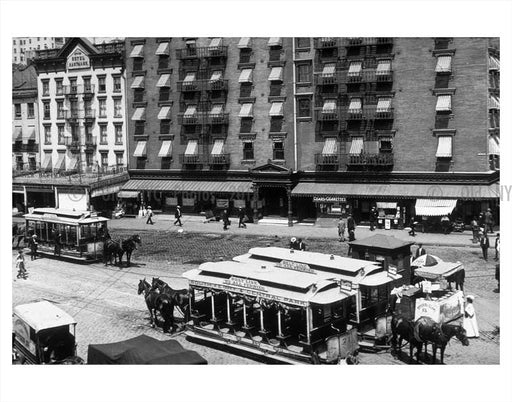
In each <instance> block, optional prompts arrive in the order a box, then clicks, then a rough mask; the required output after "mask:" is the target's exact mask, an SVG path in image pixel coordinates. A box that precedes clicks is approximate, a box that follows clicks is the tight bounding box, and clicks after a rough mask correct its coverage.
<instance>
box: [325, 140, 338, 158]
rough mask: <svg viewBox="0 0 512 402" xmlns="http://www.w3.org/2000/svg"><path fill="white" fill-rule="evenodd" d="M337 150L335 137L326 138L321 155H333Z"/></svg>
mask: <svg viewBox="0 0 512 402" xmlns="http://www.w3.org/2000/svg"><path fill="white" fill-rule="evenodd" d="M337 152H338V144H337V142H336V138H326V139H325V142H324V149H323V150H322V155H335V154H336V153H337Z"/></svg>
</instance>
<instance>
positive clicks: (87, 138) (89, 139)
mask: <svg viewBox="0 0 512 402" xmlns="http://www.w3.org/2000/svg"><path fill="white" fill-rule="evenodd" d="M84 129H85V141H86V143H88V144H91V143H92V142H93V139H92V125H91V124H85V125H84Z"/></svg>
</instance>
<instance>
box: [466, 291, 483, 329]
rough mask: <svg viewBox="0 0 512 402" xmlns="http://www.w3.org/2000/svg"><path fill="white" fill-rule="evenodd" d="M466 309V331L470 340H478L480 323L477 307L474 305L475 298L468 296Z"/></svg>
mask: <svg viewBox="0 0 512 402" xmlns="http://www.w3.org/2000/svg"><path fill="white" fill-rule="evenodd" d="M466 299H467V303H466V308H465V309H464V329H465V330H466V336H467V337H468V338H478V337H479V336H480V334H479V332H478V323H477V322H476V313H475V306H474V305H473V300H474V299H475V297H474V296H468V297H467V298H466Z"/></svg>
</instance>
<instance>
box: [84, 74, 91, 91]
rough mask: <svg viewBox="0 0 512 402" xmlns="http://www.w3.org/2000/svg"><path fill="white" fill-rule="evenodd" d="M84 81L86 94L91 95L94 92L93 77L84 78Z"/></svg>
mask: <svg viewBox="0 0 512 402" xmlns="http://www.w3.org/2000/svg"><path fill="white" fill-rule="evenodd" d="M83 80H84V92H85V93H91V92H92V85H91V77H84V78H83Z"/></svg>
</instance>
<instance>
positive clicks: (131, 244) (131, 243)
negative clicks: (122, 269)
mask: <svg viewBox="0 0 512 402" xmlns="http://www.w3.org/2000/svg"><path fill="white" fill-rule="evenodd" d="M141 243H142V240H141V238H140V236H139V235H138V234H136V235H133V236H130V237H129V238H128V239H125V240H112V239H107V240H105V243H104V244H103V262H104V264H105V265H107V263H110V264H112V257H114V261H115V264H116V265H117V259H118V258H119V265H120V266H121V265H122V262H123V261H122V260H123V255H124V254H125V253H126V265H127V266H128V267H129V266H130V260H131V257H132V252H133V251H134V250H136V249H137V244H141Z"/></svg>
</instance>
